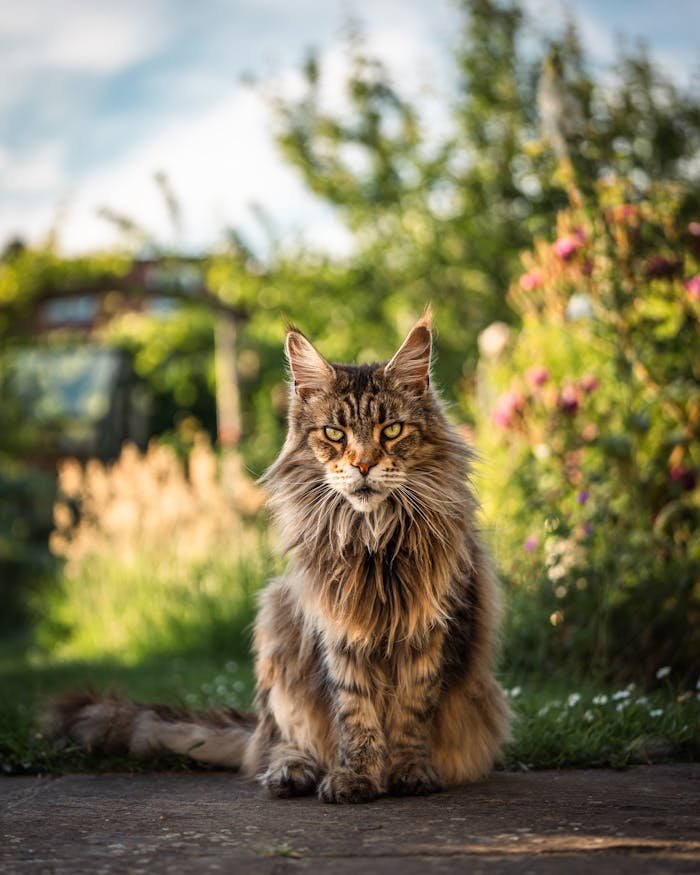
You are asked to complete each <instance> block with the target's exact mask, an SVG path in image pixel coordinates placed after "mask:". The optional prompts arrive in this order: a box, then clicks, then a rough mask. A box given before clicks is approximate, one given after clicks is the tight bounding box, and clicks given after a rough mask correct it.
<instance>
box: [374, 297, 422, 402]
mask: <svg viewBox="0 0 700 875" xmlns="http://www.w3.org/2000/svg"><path fill="white" fill-rule="evenodd" d="M431 321H432V313H431V310H430V306H428V307H426V310H425V313H424V314H423V316H422V317H421V318H420V319H419V320H418V322H416V324H415V325H414V326H413V328H412V329H411V330H410V331H409V333H408V336H407V337H406V339H405V340H404V342H403V343H402V344H401V348H400V349H399V351H398V352H397V353H396V355H395V356H394V357H393V358H392V360H391V361H390V362H389V364H388V365H387V366H386V368H385V373H387V374H390V375H391V376H392V377H394V378H395V379H396V380H398V381H399V382H400V383H403V384H405V385H406V386H408V387H409V388H410V389H412V390H414V391H417V392H420V393H423V392H425V391H426V390H427V389H428V386H429V385H430V357H431V355H432V351H433V334H432V329H431Z"/></svg>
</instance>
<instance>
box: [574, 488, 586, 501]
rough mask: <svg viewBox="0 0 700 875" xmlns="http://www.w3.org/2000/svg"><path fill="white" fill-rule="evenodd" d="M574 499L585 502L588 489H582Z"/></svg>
mask: <svg viewBox="0 0 700 875" xmlns="http://www.w3.org/2000/svg"><path fill="white" fill-rule="evenodd" d="M576 500H577V501H578V503H579V504H585V503H586V502H587V501H588V490H587V489H582V490H581V491H580V492H579V494H578V495H577V496H576Z"/></svg>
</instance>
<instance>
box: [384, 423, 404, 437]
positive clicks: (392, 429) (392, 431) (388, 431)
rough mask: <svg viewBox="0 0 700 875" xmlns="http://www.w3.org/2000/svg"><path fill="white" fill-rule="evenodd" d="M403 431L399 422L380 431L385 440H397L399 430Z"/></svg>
mask: <svg viewBox="0 0 700 875" xmlns="http://www.w3.org/2000/svg"><path fill="white" fill-rule="evenodd" d="M402 429H403V425H401V423H400V422H392V423H391V425H387V426H385V427H384V428H383V429H382V436H383V437H385V438H389V440H391V439H392V438H397V437H398V436H399V435H400V434H401V430H402Z"/></svg>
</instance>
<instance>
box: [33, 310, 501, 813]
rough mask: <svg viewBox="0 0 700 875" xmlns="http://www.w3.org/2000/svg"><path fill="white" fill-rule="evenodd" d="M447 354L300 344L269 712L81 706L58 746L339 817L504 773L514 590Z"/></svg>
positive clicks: (274, 487)
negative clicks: (502, 628)
mask: <svg viewBox="0 0 700 875" xmlns="http://www.w3.org/2000/svg"><path fill="white" fill-rule="evenodd" d="M431 346H432V339H431V326H430V317H429V314H426V316H424V317H423V319H421V320H420V321H419V322H418V323H417V324H416V325H415V326H414V327H413V329H412V330H411V331H410V333H409V334H408V337H407V338H406V340H405V341H404V343H403V345H402V346H401V348H400V349H399V350H398V352H397V353H396V354H395V355H394V357H393V358H392V359H391V360H390V361H388V362H384V363H382V364H372V365H360V366H351V365H339V364H330V363H329V362H327V361H326V360H325V359H324V358H323V356H322V355H321V354H320V353H319V352H318V351H317V350H316V349H315V348H314V346H313V345H312V344H311V343H310V342H309V341H308V340H307V339H306V338H305V337H304V335H303V334H302V333H301V332H300V331H297V330H296V329H294V328H290V329H289V330H288V332H287V340H286V353H287V358H288V361H289V365H290V368H291V374H292V377H293V383H294V384H293V388H292V390H291V403H290V409H289V431H288V434H287V439H286V442H285V444H284V447H283V448H282V451H281V453H280V455H279V458H278V459H277V461H276V462H275V463H274V464H273V465H272V467H271V468H270V469H269V470H268V472H267V473H266V474H265V477H264V481H265V482H266V484H267V487H268V490H269V493H270V503H271V506H272V510H273V513H274V516H275V520H276V523H277V527H278V529H279V532H280V534H281V536H282V538H283V542H284V546H285V548H286V550H287V551H289V553H290V556H291V558H290V561H289V564H288V566H287V568H286V571H285V572H284V574H283V575H282V577H280V578H279V579H276V580H273V581H271V582H270V583H268V585H267V587H266V588H265V589H264V590H263V592H262V595H261V598H260V607H259V613H258V617H257V622H256V627H255V654H256V673H257V716H255V715H253V714H244V713H241V712H239V711H237V710H235V709H222V710H221V711H216V712H207V713H193V712H187V711H184V710H183V711H181V710H177V709H172V708H167V707H163V706H158V705H147V704H138V703H132V702H128V701H124V700H121V699H118V698H114V697H100V696H95V695H92V694H75V695H69V696H65V697H63V699H61V700H59V701H57V702H56V703H54V705H53V706H52V707H51V708H50V710H49V713H48V719H47V722H46V727H47V729H48V731H49V732H50V733H51V734H52V735H53V736H60V737H64V738H65V737H68V738H70V739H72V740H74V741H76V742H78V743H80V744H82V745H86V746H90V747H95V748H101V749H111V750H115V749H124V750H127V751H129V752H131V753H132V754H136V755H138V754H142V753H145V752H147V751H149V750H152V749H154V748H166V749H169V750H172V751H175V752H178V753H183V754H189V755H190V756H191V757H193V758H194V759H196V760H200V761H203V762H207V763H212V764H217V765H221V766H226V767H234V768H241V769H243V770H244V772H245V773H246V774H248V775H250V776H257V778H258V780H259V781H260V782H261V783H262V784H263V785H264V786H265V787H266V788H267V789H268V790H269V792H270V793H271V794H272V795H273V796H294V795H299V794H304V793H313V792H317V793H318V795H319V796H320V798H321V799H323V800H324V801H326V802H364V801H368V800H370V799H374V798H375V797H377V796H379V795H380V794H383V793H386V792H388V793H392V794H425V793H432V792H434V791H437V790H439V789H440V788H441V787H442V786H443V785H446V784H458V783H462V782H466V781H473V780H476V779H478V778H481V777H483V776H484V775H485V774H486V773H487V772H488V771H489V769H490V768H491V766H492V764H493V761H494V758H495V756H496V755H497V753H498V751H499V748H500V745H501V743H502V741H503V739H504V737H505V735H506V733H507V729H508V723H509V711H508V707H507V704H506V701H505V698H504V696H503V693H502V691H501V689H500V687H499V686H498V684H497V682H496V680H495V678H494V675H493V661H494V656H495V645H496V637H497V630H498V623H499V605H500V601H499V593H498V588H497V583H496V580H495V577H494V574H493V571H492V569H491V563H490V561H489V557H488V555H487V553H486V551H485V549H484V546H483V544H482V541H481V537H480V535H479V530H478V525H477V522H476V518H475V517H476V510H477V507H476V501H475V499H474V496H473V495H472V492H471V490H470V487H469V473H470V455H471V454H470V451H469V449H468V448H467V446H466V445H465V443H464V442H463V440H462V439H461V437H460V436H459V435H458V434H457V432H456V431H455V429H454V428H453V427H452V426H451V425H450V423H449V421H448V420H447V418H446V416H445V412H444V410H443V407H442V405H441V403H440V401H439V399H438V397H437V395H436V393H435V391H434V390H433V387H432V386H431V381H430V360H431Z"/></svg>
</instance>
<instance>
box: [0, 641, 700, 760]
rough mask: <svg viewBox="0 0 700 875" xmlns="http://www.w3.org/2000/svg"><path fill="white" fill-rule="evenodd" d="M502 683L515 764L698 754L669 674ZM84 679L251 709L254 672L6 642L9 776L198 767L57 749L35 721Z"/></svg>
mask: <svg viewBox="0 0 700 875" xmlns="http://www.w3.org/2000/svg"><path fill="white" fill-rule="evenodd" d="M505 686H506V688H507V690H508V694H509V697H510V699H511V702H512V704H513V708H514V710H515V712H516V721H515V724H514V732H513V740H512V741H511V743H510V744H509V745H508V746H507V748H506V751H505V759H504V765H505V767H506V768H508V769H530V768H535V769H539V768H557V767H583V766H613V767H623V766H625V765H628V764H632V763H635V762H650V761H669V760H681V761H683V760H700V732H699V729H700V701H698V699H699V695H700V694H699V693H698V691H697V690H695V689H676V688H675V687H674V684H673V678H672V677H671V676H667V677H664V678H661V679H659V680H658V681H657V684H656V687H655V688H654V689H652V690H650V691H644V692H643V691H641V690H639V689H637V688H634V687H622V688H619V689H618V688H614V687H605V688H604V687H601V686H595V685H593V684H591V683H587V684H578V685H574V686H567V685H566V684H565V683H564V682H563V681H556V680H549V681H542V680H536V679H531V680H529V681H520V682H519V684H518V686H511V685H510V684H509V683H508V681H507V679H505ZM85 687H92V688H94V689H97V690H104V691H106V690H116V691H119V692H121V693H123V694H125V695H127V696H129V697H131V698H137V699H141V700H147V701H148V700H150V701H160V702H166V703H168V704H180V705H187V706H192V707H208V706H215V705H218V704H227V705H234V706H238V707H248V706H250V704H251V701H252V695H253V672H252V666H251V663H250V661H249V660H246V659H240V658H238V659H230V660H221V659H220V658H217V657H215V656H213V655H211V654H207V655H197V654H196V653H193V652H190V653H188V654H187V655H181V656H174V655H158V656H151V657H149V658H147V659H142V660H141V661H139V662H138V663H136V664H133V665H123V664H120V663H119V662H117V661H110V660H107V659H105V660H102V661H81V662H78V661H76V662H59V661H52V660H51V659H49V658H46V657H44V658H43V659H40V658H39V657H38V656H36V655H32V653H31V651H27V650H26V649H25V648H24V646H23V644H22V642H7V643H5V644H4V645H3V646H2V648H1V649H0V703H1V705H0V768H1V769H2V770H3V772H4V773H5V774H23V773H24V774H36V773H47V774H58V773H63V772H75V771H108V770H113V769H118V770H125V769H126V770H143V769H153V768H180V769H184V768H191V767H193V766H192V764H190V763H189V762H188V761H186V760H184V759H182V758H179V757H174V756H158V757H151V758H149V759H148V760H142V761H134V760H130V759H127V758H123V757H111V758H105V757H103V756H96V755H92V754H87V753H85V752H83V751H80V750H77V749H76V748H73V747H68V748H64V749H58V750H57V749H55V748H54V747H53V746H52V745H51V744H50V743H48V742H47V741H46V740H45V739H43V738H42V737H41V736H40V735H39V734H38V731H37V728H36V718H37V714H38V712H39V711H40V709H41V705H42V703H43V702H45V701H46V700H47V699H48V698H49V697H50V696H52V695H54V694H56V693H58V692H60V691H62V690H66V689H76V688H85Z"/></svg>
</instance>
